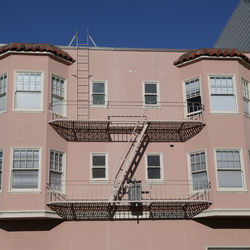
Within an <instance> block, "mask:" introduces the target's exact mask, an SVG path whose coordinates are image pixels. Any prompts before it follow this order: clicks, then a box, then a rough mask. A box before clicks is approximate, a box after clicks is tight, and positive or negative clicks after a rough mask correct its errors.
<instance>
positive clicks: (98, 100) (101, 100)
mask: <svg viewBox="0 0 250 250" xmlns="http://www.w3.org/2000/svg"><path fill="white" fill-rule="evenodd" d="M92 97H93V104H94V105H105V95H93V96H92Z"/></svg>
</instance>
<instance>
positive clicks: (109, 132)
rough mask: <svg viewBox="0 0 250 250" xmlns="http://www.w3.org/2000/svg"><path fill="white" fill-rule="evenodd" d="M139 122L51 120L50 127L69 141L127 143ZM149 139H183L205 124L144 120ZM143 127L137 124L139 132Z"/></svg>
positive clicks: (196, 131)
mask: <svg viewBox="0 0 250 250" xmlns="http://www.w3.org/2000/svg"><path fill="white" fill-rule="evenodd" d="M137 122H138V121H128V122H126V121H109V120H105V121H104V120H91V121H90V120H66V119H65V120H64V119H58V120H52V121H50V122H49V124H50V126H51V127H52V128H53V129H54V130H55V131H56V132H57V133H58V134H59V135H60V136H61V137H62V138H64V139H65V140H66V141H68V142H112V141H117V142H126V141H127V140H128V136H129V135H130V134H131V133H132V131H133V128H134V126H135V124H136V123H137ZM145 122H147V123H148V124H149V126H148V129H147V132H146V135H147V136H148V139H149V141H150V142H185V141H187V140H189V139H191V138H192V137H194V136H195V135H197V134H198V133H199V132H200V131H201V130H202V129H203V128H204V126H205V123H204V122H202V121H199V120H181V121H172V120H171V121H168V120H165V121H154V120H151V121H145ZM141 129H142V126H139V127H138V131H137V132H138V133H139V132H140V131H141Z"/></svg>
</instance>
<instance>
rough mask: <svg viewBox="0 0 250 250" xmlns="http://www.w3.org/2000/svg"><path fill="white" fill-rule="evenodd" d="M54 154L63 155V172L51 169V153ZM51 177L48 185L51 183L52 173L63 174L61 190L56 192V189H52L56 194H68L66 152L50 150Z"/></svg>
mask: <svg viewBox="0 0 250 250" xmlns="http://www.w3.org/2000/svg"><path fill="white" fill-rule="evenodd" d="M51 152H53V153H57V154H62V164H63V165H62V171H61V172H60V171H56V170H52V169H50V162H51V160H50V153H51ZM48 165H49V177H48V183H49V184H51V183H50V173H51V172H55V173H60V174H61V190H56V189H53V187H51V188H52V189H53V191H55V192H58V193H63V194H65V193H66V186H65V181H66V153H65V152H62V151H59V150H54V149H50V150H49V164H48Z"/></svg>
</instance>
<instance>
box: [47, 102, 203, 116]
mask: <svg viewBox="0 0 250 250" xmlns="http://www.w3.org/2000/svg"><path fill="white" fill-rule="evenodd" d="M77 105H78V108H83V109H91V111H92V112H95V111H100V112H101V113H105V114H106V119H107V120H108V119H109V117H111V116H118V115H116V113H115V112H119V111H120V113H119V114H122V115H123V116H124V117H129V116H131V117H134V118H135V117H136V114H137V116H138V117H139V116H141V113H142V112H145V111H146V112H145V116H146V117H147V116H150V115H152V114H158V113H159V112H160V113H161V112H165V111H166V109H168V108H169V109H171V110H173V109H175V108H178V109H179V108H181V111H180V114H183V117H184V119H188V120H201V121H202V120H203V112H204V110H205V108H204V105H203V104H201V103H197V102H193V103H187V102H169V101H162V102H158V104H157V105H145V103H144V102H142V101H108V102H106V103H105V104H104V105H90V104H89V102H88V101H78V103H77V102H76V101H75V100H64V101H60V102H59V101H58V102H53V103H50V104H49V111H50V112H51V115H52V120H54V119H67V118H68V117H64V116H63V115H62V114H58V113H56V112H55V111H54V110H55V107H58V106H66V107H68V108H74V107H77ZM104 108H106V109H104ZM72 111H73V110H72ZM168 111H169V110H168ZM112 112H113V113H114V114H113V115H112ZM126 113H127V115H126ZM131 113H132V114H133V115H131ZM175 113H178V112H175ZM129 114H130V115H129ZM147 118H148V117H147ZM90 120H91V118H90Z"/></svg>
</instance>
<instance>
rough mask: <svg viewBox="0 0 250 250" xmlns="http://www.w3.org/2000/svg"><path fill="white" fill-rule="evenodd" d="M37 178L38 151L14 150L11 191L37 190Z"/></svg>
mask: <svg viewBox="0 0 250 250" xmlns="http://www.w3.org/2000/svg"><path fill="white" fill-rule="evenodd" d="M38 176H39V149H14V150H13V166H12V180H11V188H12V189H37V188H38Z"/></svg>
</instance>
